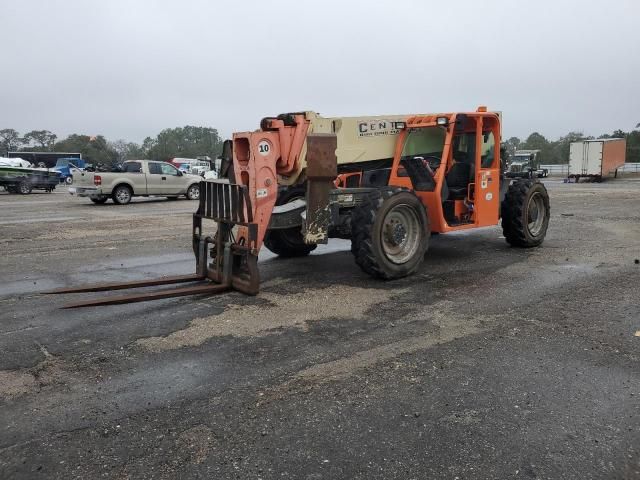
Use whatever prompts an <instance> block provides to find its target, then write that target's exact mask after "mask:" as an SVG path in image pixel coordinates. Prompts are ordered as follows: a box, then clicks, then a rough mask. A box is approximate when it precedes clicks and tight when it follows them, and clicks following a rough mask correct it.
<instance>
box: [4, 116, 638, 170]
mask: <svg viewBox="0 0 640 480" xmlns="http://www.w3.org/2000/svg"><path fill="white" fill-rule="evenodd" d="M594 138H596V137H593V136H586V135H584V134H583V133H582V132H569V133H568V134H566V135H564V136H562V137H560V138H558V139H557V140H548V139H547V138H545V136H544V135H542V134H540V133H538V132H534V133H532V134H531V135H529V136H528V137H527V138H526V139H525V140H521V139H519V138H518V137H511V138H509V139H507V140H506V141H505V142H504V144H503V146H504V147H505V149H506V151H507V152H508V153H509V154H510V155H512V154H513V153H514V152H515V151H516V150H540V151H541V159H542V162H543V163H545V164H561V163H568V162H569V145H570V144H571V142H576V141H579V140H592V139H594ZM597 138H625V139H626V140H627V162H640V123H639V124H638V125H636V129H635V130H632V131H630V132H625V131H623V130H615V131H614V132H612V133H610V134H608V133H605V134H602V135H600V136H599V137H597ZM222 141H223V139H222V138H221V137H220V135H219V134H218V131H217V130H216V129H215V128H211V127H194V126H191V125H187V126H185V127H177V128H167V129H164V130H162V131H161V132H160V133H158V135H156V136H155V137H147V138H145V139H144V141H143V142H142V144H138V143H135V142H127V141H126V140H115V141H109V140H107V139H106V138H105V137H104V136H102V135H97V136H89V135H79V134H75V133H74V134H72V135H69V136H68V137H66V138H64V139H62V140H58V137H57V135H56V134H55V133H52V132H50V131H49V130H32V131H31V132H27V133H25V134H24V135H20V133H19V132H17V131H16V130H14V129H13V128H5V129H2V130H0V154H2V155H4V154H6V152H10V151H40V152H50V151H57V152H79V153H81V154H82V158H84V159H85V160H87V161H88V162H90V163H94V164H99V163H102V164H104V165H114V164H117V163H121V162H122V161H124V160H128V159H134V158H149V159H155V160H169V159H170V158H174V157H185V158H195V157H198V156H204V155H207V156H209V157H210V158H215V157H216V156H218V154H220V152H221V151H222Z"/></svg>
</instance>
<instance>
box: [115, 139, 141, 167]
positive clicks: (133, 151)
mask: <svg viewBox="0 0 640 480" xmlns="http://www.w3.org/2000/svg"><path fill="white" fill-rule="evenodd" d="M108 146H109V149H111V150H113V151H114V152H116V154H117V160H118V163H120V162H124V161H125V160H133V159H136V158H145V157H146V151H145V150H144V149H143V148H142V146H140V145H138V144H137V143H135V142H127V141H126V140H122V139H120V140H116V141H115V142H108Z"/></svg>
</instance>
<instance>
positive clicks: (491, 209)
mask: <svg viewBox="0 0 640 480" xmlns="http://www.w3.org/2000/svg"><path fill="white" fill-rule="evenodd" d="M459 115H460V114H459V113H443V114H433V115H419V116H415V117H411V118H409V119H408V120H407V128H406V129H404V130H403V131H402V132H400V135H399V137H398V141H397V142H396V149H395V153H394V158H393V165H392V167H391V175H390V177H389V185H394V186H398V187H406V188H410V189H412V188H413V185H412V183H411V179H410V178H409V177H407V176H399V174H398V173H399V172H398V170H399V169H401V168H402V167H401V166H400V160H401V155H402V149H403V146H404V141H405V139H406V136H407V134H408V131H409V129H412V128H426V127H437V126H438V123H437V119H438V118H446V119H447V125H446V127H442V128H446V130H447V132H446V136H445V141H444V148H443V152H442V161H441V164H440V165H441V166H440V168H438V169H437V171H436V172H435V176H434V180H435V183H436V187H435V189H434V191H432V192H422V191H415V194H416V195H417V196H418V197H419V198H420V199H421V200H422V202H423V204H424V205H425V206H426V207H427V212H428V216H429V223H430V228H431V231H432V232H438V233H445V232H451V231H456V230H465V229H470V228H477V227H485V226H490V225H496V224H497V223H498V220H499V211H500V203H499V202H500V148H499V145H500V119H499V118H498V115H497V114H495V113H489V112H487V111H486V108H484V107H479V108H478V111H476V112H472V113H465V114H464V115H466V117H467V119H472V120H474V123H475V125H474V127H473V129H470V128H467V129H465V130H464V133H473V132H475V134H476V148H475V159H474V161H475V164H476V170H475V171H476V177H475V181H474V182H472V183H470V184H469V189H468V192H467V199H468V200H470V201H471V202H472V203H473V205H474V208H473V210H472V211H471V219H472V222H471V223H465V224H461V225H449V224H448V223H447V221H446V220H445V216H444V210H443V205H442V197H441V193H442V188H443V183H444V178H445V175H446V173H447V172H448V171H449V170H450V169H451V166H452V165H453V161H454V159H453V155H452V153H453V152H452V145H453V138H454V136H455V135H456V133H457V132H455V121H456V118H457V117H458V116H459ZM484 123H486V124H487V126H486V128H484ZM488 132H492V133H493V135H494V158H493V161H492V163H491V165H490V166H489V167H488V168H485V167H482V165H481V155H482V154H481V147H482V139H483V134H484V133H488ZM478 185H479V186H480V188H476V186H478ZM462 203H464V201H463V200H458V201H456V207H458V208H459V207H460V205H458V204H462Z"/></svg>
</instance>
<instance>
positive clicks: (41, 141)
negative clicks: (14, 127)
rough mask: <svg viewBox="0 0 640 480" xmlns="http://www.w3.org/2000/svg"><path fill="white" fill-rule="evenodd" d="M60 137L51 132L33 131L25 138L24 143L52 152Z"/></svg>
mask: <svg viewBox="0 0 640 480" xmlns="http://www.w3.org/2000/svg"><path fill="white" fill-rule="evenodd" d="M57 138H58V136H57V135H56V134H55V133H51V132H50V131H49V130H31V131H30V132H29V133H26V134H25V136H24V143H25V144H31V143H35V144H36V146H37V147H39V148H40V149H41V150H51V147H53V145H54V144H55V142H56V139H57Z"/></svg>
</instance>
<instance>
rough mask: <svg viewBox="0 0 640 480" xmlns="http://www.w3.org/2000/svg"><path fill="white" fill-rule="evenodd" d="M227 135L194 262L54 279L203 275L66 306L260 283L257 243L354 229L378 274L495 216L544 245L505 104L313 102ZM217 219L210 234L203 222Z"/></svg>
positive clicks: (273, 245) (537, 189) (526, 240)
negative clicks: (505, 159)
mask: <svg viewBox="0 0 640 480" xmlns="http://www.w3.org/2000/svg"><path fill="white" fill-rule="evenodd" d="M260 127H261V128H260V129H259V130H256V131H253V132H243V133H235V134H234V135H233V138H232V139H231V140H228V141H226V142H225V145H224V149H223V154H222V157H221V178H220V179H219V180H215V181H203V182H201V185H200V199H199V206H198V210H197V211H196V213H194V215H193V249H194V253H195V257H196V274H195V275H186V276H177V277H165V278H163V279H157V280H148V281H140V282H133V283H126V284H102V285H92V286H85V287H80V288H71V289H62V290H57V291H55V293H76V292H89V291H92V292H93V291H103V290H115V289H126V288H135V287H146V286H151V285H164V284H171V283H182V282H194V281H201V282H202V283H201V284H198V285H195V286H190V287H186V288H178V289H175V290H162V291H159V292H151V293H144V294H138V295H135V294H134V295H126V296H120V297H106V298H103V299H98V300H90V301H83V302H78V303H74V304H71V305H68V307H79V306H90V305H105V304H114V303H129V302H134V301H145V300H151V299H154V298H166V297H172V296H178V295H190V294H201V293H214V292H219V291H222V290H227V289H236V290H239V291H242V292H244V293H247V294H251V295H255V294H257V293H258V290H259V273H258V266H257V259H258V252H259V251H260V249H261V247H262V245H263V244H264V245H265V246H266V247H267V248H268V249H269V250H271V251H273V252H274V253H276V254H278V255H280V256H288V257H295V256H302V255H307V254H309V253H310V252H311V251H312V250H313V249H315V248H316V246H317V245H318V244H321V243H327V242H328V239H329V238H347V239H351V251H352V253H353V255H354V257H355V261H356V263H357V265H358V266H359V267H360V268H361V269H362V270H363V271H364V272H366V273H368V274H370V275H372V276H374V277H377V278H381V279H387V280H388V279H395V278H400V277H404V276H407V275H410V274H412V273H413V272H415V271H416V269H418V267H419V266H420V264H421V262H422V260H423V258H424V255H425V253H426V251H427V249H428V246H429V237H430V235H432V234H439V233H448V232H452V231H457V230H467V229H472V228H478V227H486V226H491V225H496V224H498V222H499V221H500V219H502V230H503V233H504V236H505V238H506V241H507V242H508V243H509V244H511V245H512V246H516V247H534V246H538V245H540V244H541V243H542V242H543V240H544V238H545V235H546V231H547V227H548V223H549V196H548V194H547V191H546V188H545V187H544V185H543V184H542V183H540V182H538V181H536V180H530V179H514V180H509V179H507V178H506V177H505V175H504V165H503V163H502V159H501V155H500V134H501V120H500V116H499V115H498V114H496V113H494V112H488V111H487V109H486V107H479V108H478V109H477V110H476V111H475V112H468V113H443V114H426V115H411V116H391V117H384V118H383V117H370V118H368V119H365V120H363V121H357V119H355V120H354V119H349V118H342V119H323V118H322V117H319V116H317V115H316V114H313V113H312V112H301V113H289V114H283V115H280V116H278V117H268V118H265V119H263V120H262V122H261V125H260ZM211 222H215V224H216V225H217V228H215V229H213V228H212V229H211V235H206V234H205V231H204V230H205V226H206V225H207V224H208V223H211Z"/></svg>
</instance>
